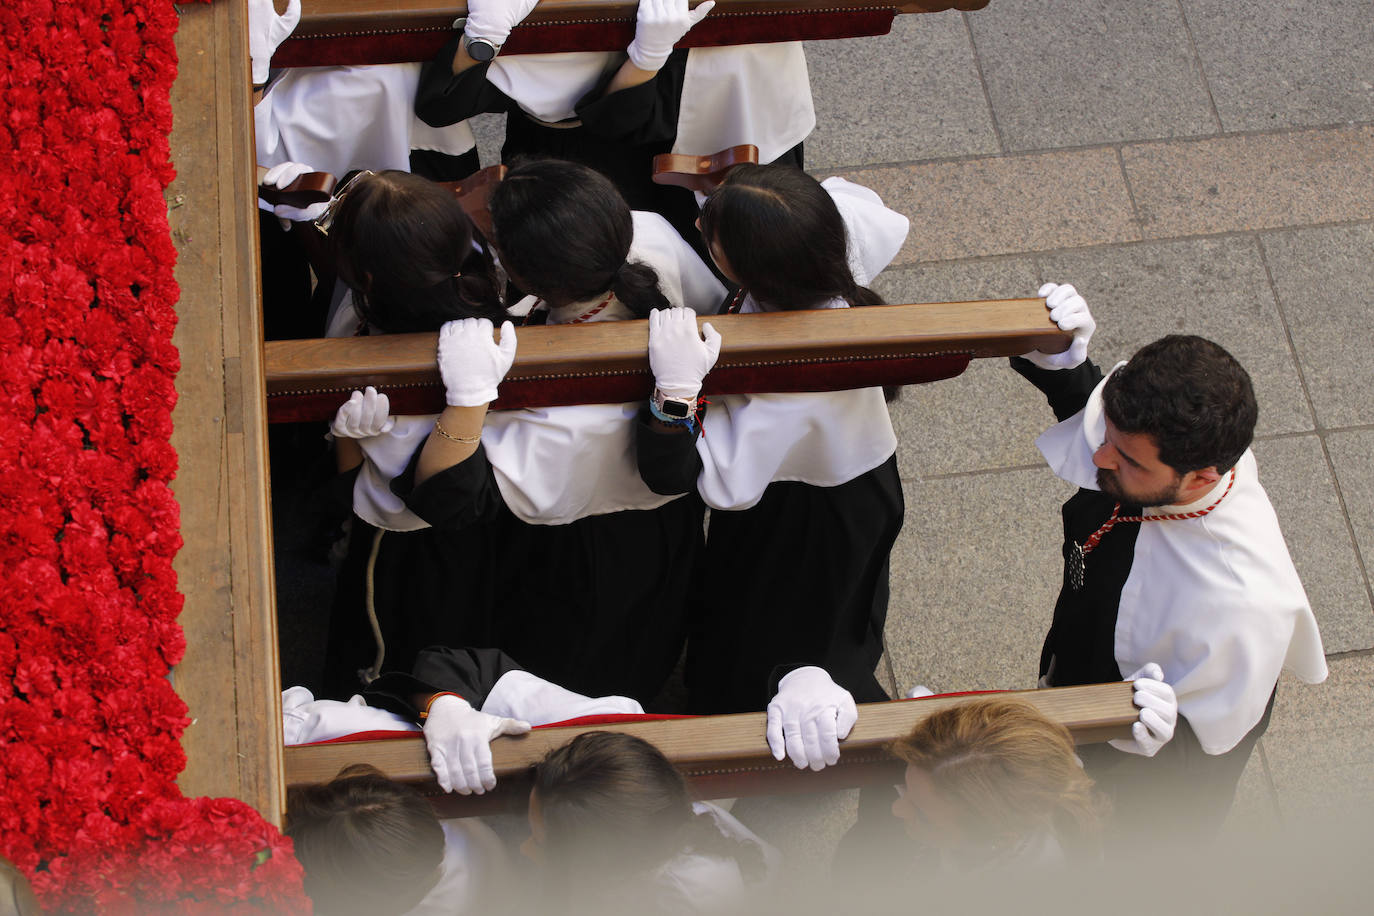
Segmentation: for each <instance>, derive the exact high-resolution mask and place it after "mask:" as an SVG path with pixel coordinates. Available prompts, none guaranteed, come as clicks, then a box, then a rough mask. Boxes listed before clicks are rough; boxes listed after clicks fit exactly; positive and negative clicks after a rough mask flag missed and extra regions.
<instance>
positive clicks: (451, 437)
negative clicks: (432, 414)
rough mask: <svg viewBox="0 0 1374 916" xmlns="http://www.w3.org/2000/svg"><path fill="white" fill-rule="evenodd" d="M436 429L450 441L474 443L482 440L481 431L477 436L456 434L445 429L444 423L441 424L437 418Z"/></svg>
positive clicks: (465, 443) (466, 443)
mask: <svg viewBox="0 0 1374 916" xmlns="http://www.w3.org/2000/svg"><path fill="white" fill-rule="evenodd" d="M434 431H435V432H436V433H438V434H439V435H441V436H443V437H444V438H445V439H447V440H448V441H450V442H461V443H463V444H464V445H472V444H473V443H476V442H481V441H482V434H481V433H478V434H477V435H475V436H455V435H453V434H452V433H450V432H449V431H448V430H446V429H444V427H443V424H441V423H440V422H439V421H438V420H437V419H436V420H435V421H434Z"/></svg>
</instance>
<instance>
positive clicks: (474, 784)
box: [424, 696, 530, 795]
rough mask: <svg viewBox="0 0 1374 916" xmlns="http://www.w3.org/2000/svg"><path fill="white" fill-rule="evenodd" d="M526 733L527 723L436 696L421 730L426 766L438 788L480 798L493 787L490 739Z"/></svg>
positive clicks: (447, 697)
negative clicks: (427, 750) (426, 749)
mask: <svg viewBox="0 0 1374 916" xmlns="http://www.w3.org/2000/svg"><path fill="white" fill-rule="evenodd" d="M529 730H530V723H528V722H521V721H520V720H519V719H505V718H502V717H500V716H489V715H487V714H486V713H484V712H478V711H477V710H475V709H473V708H472V704H471V703H469V702H468V701H467V700H465V699H463V698H462V697H457V696H441V697H439V698H438V699H436V700H435V701H434V702H433V703H431V704H430V706H429V718H427V719H425V727H424V732H425V746H426V747H428V748H429V765H430V768H431V769H433V770H434V776H435V778H436V779H438V780H439V788H441V789H443V790H444V791H445V792H457V793H458V794H459V795H470V794H471V793H473V792H476V793H477V794H478V795H481V794H482V793H483V792H485V791H487V790H488V789H492V788H495V787H496V771H495V770H494V769H493V768H492V765H491V739H493V738H495V737H496V736H497V735H523V734H525V733H526V732H527V731H529Z"/></svg>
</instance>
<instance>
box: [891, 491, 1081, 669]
mask: <svg viewBox="0 0 1374 916" xmlns="http://www.w3.org/2000/svg"><path fill="white" fill-rule="evenodd" d="M903 489H904V491H905V494H906V524H905V525H904V526H903V528H902V533H901V536H900V537H899V538H898V539H897V545H896V547H895V548H894V549H893V552H892V600H891V603H890V604H889V609H888V618H887V628H886V644H887V652H888V656H889V657H890V658H891V659H892V667H893V670H894V671H895V673H896V679H897V689H898V690H903V691H904V690H907V689H908V688H910V687H911V686H913V685H915V684H925V685H926V686H928V687H930V688H931V689H932V690H935V691H937V692H949V691H956V690H977V689H982V688H989V689H991V688H1007V689H1024V688H1028V687H1034V686H1035V678H1036V673H1037V669H1038V665H1039V659H1040V647H1041V644H1042V643H1043V641H1044V637H1045V633H1046V632H1047V631H1048V629H1049V625H1050V619H1051V617H1052V616H1053V611H1054V602H1055V597H1056V596H1057V594H1058V592H1059V585H1060V581H1061V571H1062V568H1063V561H1062V559H1061V557H1060V554H1059V543H1060V539H1061V538H1060V517H1059V507H1060V505H1061V504H1062V503H1063V502H1064V500H1066V499H1068V498H1069V497H1070V496H1072V495H1073V487H1072V486H1070V485H1069V484H1066V483H1064V482H1063V481H1060V480H1059V479H1058V478H1056V477H1055V476H1054V475H1053V474H1051V473H1050V472H1049V470H1048V469H1039V470H1015V471H999V472H992V473H987V474H975V475H968V476H960V477H945V478H939V479H935V480H923V481H907V482H906V483H905V484H904V487H903Z"/></svg>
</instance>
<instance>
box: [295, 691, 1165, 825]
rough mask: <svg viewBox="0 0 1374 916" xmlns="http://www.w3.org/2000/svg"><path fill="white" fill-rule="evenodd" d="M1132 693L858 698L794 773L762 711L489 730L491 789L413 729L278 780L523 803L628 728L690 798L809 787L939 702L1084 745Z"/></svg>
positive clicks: (1109, 724)
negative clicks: (664, 759)
mask: <svg viewBox="0 0 1374 916" xmlns="http://www.w3.org/2000/svg"><path fill="white" fill-rule="evenodd" d="M1132 693H1133V689H1132V687H1131V685H1130V684H1129V683H1127V682H1115V683H1109V684H1091V685H1085V686H1080V687H1061V688H1054V689H1048V690H1021V691H1005V692H996V693H990V694H977V695H965V696H949V697H931V698H928V699H922V700H909V701H893V702H888V703H867V704H863V705H861V706H860V707H859V720H858V722H857V723H856V724H855V726H854V729H853V731H851V732H850V735H849V737H848V738H847V739H845V740H844V741H843V742H841V743H840V762H839V764H837V765H836V766H834V767H828V768H827V769H826V770H824V771H822V772H821V773H820V774H816V773H810V772H809V771H798V770H797V769H796V768H795V767H793V766H792V764H791V763H789V762H787V761H782V762H778V761H776V760H774V759H773V757H772V755H771V754H770V753H769V751H768V745H767V743H766V742H765V740H764V724H765V722H766V716H765V714H763V713H739V714H736V715H728V716H703V717H699V718H692V719H672V720H659V721H647V722H624V723H615V724H609V725H593V726H568V727H557V728H542V729H536V730H535V731H533V732H530V733H529V734H528V735H521V736H517V737H502V738H497V739H496V740H494V741H493V742H492V762H493V766H494V769H495V771H496V777H497V788H496V790H494V791H493V792H491V793H488V794H487V795H485V796H453V795H445V793H443V792H442V791H441V790H440V789H439V788H438V785H437V784H436V783H435V781H434V778H433V774H432V773H431V771H430V768H429V758H428V755H427V753H426V751H425V745H424V742H423V741H422V740H420V739H419V735H418V733H417V735H416V737H415V738H414V739H411V740H406V739H401V740H384V741H359V742H353V743H341V744H326V745H318V746H314V747H288V748H286V782H287V785H288V786H293V785H304V784H309V783H315V782H322V781H326V780H328V779H331V778H332V777H333V776H334V775H335V774H337V773H338V771H339V770H341V769H343V768H344V767H345V766H348V765H349V764H353V763H360V762H366V763H370V764H372V765H373V766H376V767H377V768H378V769H380V770H382V771H383V772H384V773H386V774H387V775H389V776H390V777H391V778H393V779H396V780H399V781H401V782H405V783H409V784H412V785H414V786H415V787H416V788H417V789H419V790H420V791H421V792H422V793H423V794H425V795H426V796H428V797H429V798H430V799H431V801H433V802H434V803H435V804H436V807H439V808H440V809H441V810H442V812H443V813H445V814H446V815H451V816H470V815H479V814H490V813H495V812H498V811H506V810H514V809H517V808H519V807H520V806H521V805H522V804H523V801H524V797H525V795H526V794H528V786H529V775H530V772H531V768H532V767H533V766H534V765H535V764H536V763H538V762H539V761H540V760H541V759H543V757H544V755H545V754H547V753H548V752H549V751H551V750H553V749H554V748H557V747H561V746H562V745H563V744H564V743H566V742H567V741H569V740H571V739H572V738H573V737H575V736H576V735H578V734H581V733H583V732H587V731H614V732H624V733H626V734H631V735H636V736H638V737H640V738H643V739H644V740H646V741H649V742H651V743H652V744H654V745H655V746H657V747H658V748H659V749H660V750H662V751H663V752H664V753H665V754H666V755H667V756H668V757H669V758H670V759H671V760H672V761H673V762H674V764H676V765H677V766H678V768H679V769H681V770H682V771H683V773H684V774H685V775H686V776H687V778H688V781H689V783H691V784H692V786H693V790H694V792H695V793H696V794H697V795H698V797H702V798H719V797H726V796H731V795H741V794H764V793H767V794H773V793H781V794H786V793H790V792H815V791H823V790H827V789H832V788H844V787H853V786H858V785H865V784H868V783H871V782H874V781H878V782H881V781H883V780H885V779H887V778H888V776H889V775H890V774H891V773H892V772H893V771H894V769H900V767H899V766H898V765H897V764H896V762H895V760H894V758H893V757H892V756H891V755H890V754H889V753H888V752H887V746H888V745H889V744H890V743H891V742H892V741H893V740H895V739H897V738H900V737H901V736H903V735H905V734H907V733H908V732H909V731H910V730H911V729H912V728H913V727H914V726H915V725H916V724H917V723H918V722H920V721H921V720H923V719H924V718H926V717H927V716H929V715H930V714H932V713H934V712H936V711H938V710H941V709H947V708H949V707H951V706H957V705H959V704H961V703H966V702H969V701H970V700H975V699H980V698H985V697H1014V698H1016V699H1019V700H1024V701H1026V702H1028V703H1030V704H1031V705H1033V706H1035V707H1036V708H1037V709H1039V710H1040V711H1041V712H1043V713H1044V714H1045V715H1047V716H1048V717H1049V718H1051V719H1052V720H1054V721H1056V722H1059V723H1061V724H1062V725H1064V726H1065V727H1066V728H1068V729H1069V731H1070V732H1071V733H1072V734H1073V736H1074V740H1075V741H1076V742H1077V743H1079V744H1091V743H1098V742H1102V741H1107V740H1109V739H1112V738H1123V737H1128V736H1129V735H1130V727H1131V723H1133V722H1134V721H1135V720H1136V717H1137V715H1138V710H1137V709H1136V708H1135V705H1134V703H1133V702H1132ZM822 777H823V778H822Z"/></svg>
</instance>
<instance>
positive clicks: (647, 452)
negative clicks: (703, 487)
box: [635, 407, 705, 496]
mask: <svg viewBox="0 0 1374 916" xmlns="http://www.w3.org/2000/svg"><path fill="white" fill-rule="evenodd" d="M703 416H705V413H704V411H703V412H702V413H700V414H698V419H700V418H701V417H703ZM700 428H701V427H700V425H698V426H697V429H700ZM635 445H636V448H637V450H638V459H639V476H640V478H641V479H642V480H643V481H644V485H645V486H647V487H648V488H649V489H650V490H653V491H654V492H655V493H659V494H662V495H664V496H671V495H676V494H678V493H692V492H695V491H696V488H697V477H698V476H699V475H700V474H701V456H700V455H699V454H697V437H696V435H695V434H693V433H692V431H691V430H689V429H688V428H687V427H685V426H682V427H674V428H672V429H665V428H664V427H663V426H661V425H659V424H658V423H656V422H654V418H653V414H651V413H649V408H648V407H645V408H644V409H642V410H641V411H640V412H639V423H638V426H637V428H636V430H635Z"/></svg>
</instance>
